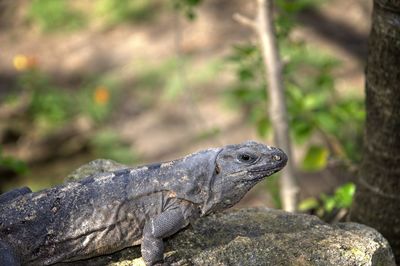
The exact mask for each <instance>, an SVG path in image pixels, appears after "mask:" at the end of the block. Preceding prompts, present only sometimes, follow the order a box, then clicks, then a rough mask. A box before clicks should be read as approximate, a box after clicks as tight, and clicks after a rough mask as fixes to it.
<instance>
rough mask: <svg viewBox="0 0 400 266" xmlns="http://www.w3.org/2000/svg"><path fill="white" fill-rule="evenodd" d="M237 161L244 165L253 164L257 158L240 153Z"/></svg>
mask: <svg viewBox="0 0 400 266" xmlns="http://www.w3.org/2000/svg"><path fill="white" fill-rule="evenodd" d="M237 159H238V160H239V161H240V162H243V163H252V162H254V161H255V160H256V159H257V157H256V156H254V155H251V154H248V153H240V154H239V155H238V157H237Z"/></svg>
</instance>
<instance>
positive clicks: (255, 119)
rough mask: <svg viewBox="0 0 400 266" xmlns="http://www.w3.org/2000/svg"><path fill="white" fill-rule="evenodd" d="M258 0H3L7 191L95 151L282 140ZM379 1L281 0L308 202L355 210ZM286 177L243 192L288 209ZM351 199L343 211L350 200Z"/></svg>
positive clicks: (133, 155) (0, 176)
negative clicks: (245, 22) (252, 21)
mask: <svg viewBox="0 0 400 266" xmlns="http://www.w3.org/2000/svg"><path fill="white" fill-rule="evenodd" d="M254 2H255V1H239V0H203V1H201V0H168V1H162V0H135V1H120V0H91V1H89V0H31V1H28V0H2V1H1V2H0V193H2V192H5V191H7V190H10V189H12V188H15V187H20V186H25V185H26V186H29V187H30V188H31V189H32V190H34V191H37V190H40V189H43V188H46V187H50V186H54V185H56V184H60V183H62V182H63V180H64V178H65V177H66V176H67V175H68V174H69V173H70V172H72V171H73V170H74V169H76V168H77V167H79V166H80V165H82V164H85V163H87V162H89V161H91V160H93V159H96V158H107V159H112V160H116V161H118V162H121V163H125V164H128V165H140V164H146V163H149V162H156V161H164V160H171V159H175V158H179V157H181V156H184V155H186V154H188V153H191V152H195V151H197V150H199V149H204V148H207V147H215V146H221V145H225V144H231V143H239V142H242V141H244V140H248V139H254V140H259V141H262V142H265V143H268V144H272V130H271V122H270V119H269V116H268V95H267V93H266V91H265V86H266V81H265V77H264V70H263V65H262V60H261V55H260V51H259V49H258V47H257V39H256V38H255V36H254V34H253V33H252V32H251V30H249V29H248V28H246V27H243V26H242V25H240V24H238V23H237V22H235V21H234V20H233V19H232V15H233V14H235V13H237V12H240V13H241V14H245V15H247V16H249V17H254V14H255V3H254ZM370 2H371V1H367V0H356V1H345V0H325V1H324V0H298V1H287V0H279V1H276V10H277V12H276V18H275V20H276V24H275V26H276V29H277V36H278V42H279V47H280V52H281V56H282V60H283V62H284V69H283V74H284V79H285V86H286V97H287V105H288V112H289V119H290V131H291V132H290V133H291V136H292V138H293V143H294V156H293V157H294V158H291V159H292V160H293V161H294V162H295V165H296V169H297V176H298V178H299V181H300V187H301V193H300V198H301V201H300V205H299V208H300V210H302V211H305V212H310V213H314V214H317V215H319V216H320V217H322V218H324V219H325V220H328V221H332V220H335V219H336V220H340V219H343V217H344V216H345V213H346V210H347V208H348V207H349V206H350V204H351V200H352V195H353V193H354V185H353V183H352V182H353V181H354V179H355V176H356V171H357V165H358V163H359V161H360V157H361V142H362V130H363V121H364V103H363V101H364V93H363V86H364V61H365V57H366V47H367V37H368V31H369V25H370V15H371V14H370V13H371V3H370ZM277 178H278V176H277V175H276V176H273V177H271V178H269V179H268V180H266V181H263V182H262V183H261V184H260V185H258V186H257V187H256V188H255V189H253V190H252V192H251V193H250V194H249V195H248V196H246V198H245V199H244V200H243V201H242V202H241V203H240V205H239V207H243V206H269V207H274V208H279V207H280V206H281V205H280V204H281V202H280V198H279V188H278V182H277V181H278V179H277ZM343 210H345V212H343Z"/></svg>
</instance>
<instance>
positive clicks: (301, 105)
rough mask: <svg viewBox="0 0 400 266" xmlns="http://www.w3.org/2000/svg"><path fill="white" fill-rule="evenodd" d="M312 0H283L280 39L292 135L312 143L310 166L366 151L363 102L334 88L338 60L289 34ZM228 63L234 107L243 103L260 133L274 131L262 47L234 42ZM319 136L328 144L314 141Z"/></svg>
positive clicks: (307, 164) (351, 157) (350, 158)
mask: <svg viewBox="0 0 400 266" xmlns="http://www.w3.org/2000/svg"><path fill="white" fill-rule="evenodd" d="M312 3H313V1H309V0H304V1H292V2H290V1H289V2H288V1H278V7H279V9H280V11H281V12H280V15H279V16H278V19H277V32H278V41H279V46H280V50H281V54H282V58H283V60H284V62H285V64H284V68H283V76H284V80H285V87H286V91H285V93H286V101H287V108H288V113H289V123H290V130H291V134H292V136H293V137H294V140H295V142H296V143H297V144H303V145H310V147H309V148H308V152H307V154H306V156H305V159H304V163H303V166H304V167H305V168H306V169H308V170H318V169H321V168H323V167H324V166H325V165H326V163H327V159H328V157H329V156H335V157H340V158H341V159H344V160H346V161H351V162H358V161H359V159H360V158H359V156H358V155H359V154H360V152H359V151H360V150H361V140H362V138H361V135H362V128H363V127H362V123H363V121H364V108H363V101H362V100H361V99H357V98H350V97H343V96H339V95H338V94H337V92H336V91H335V88H334V80H333V78H332V71H333V70H334V68H335V67H337V66H338V65H339V62H337V61H336V60H334V59H332V58H331V57H329V56H326V55H325V54H323V53H321V52H319V51H318V50H317V49H313V48H312V47H309V46H307V45H305V44H304V43H302V42H298V41H293V40H292V39H291V38H290V37H289V36H288V35H289V33H290V31H291V29H292V28H293V26H294V23H293V21H292V20H293V14H295V12H297V11H298V10H300V9H302V8H304V7H308V6H310V4H312ZM228 62H229V63H230V65H231V66H232V68H233V69H234V71H235V74H236V82H235V84H234V85H233V86H232V87H231V88H229V90H228V91H227V96H228V99H229V100H230V102H231V103H232V104H233V105H234V106H241V107H242V110H243V112H244V113H245V116H246V117H248V118H249V121H250V122H252V123H253V124H254V125H255V126H256V128H257V132H258V133H259V135H260V136H262V137H266V136H268V135H269V134H270V133H271V121H270V119H269V117H268V115H267V112H268V108H267V103H268V95H267V93H266V86H267V84H266V81H265V71H264V65H263V62H262V57H261V53H260V51H259V49H258V47H257V46H255V45H252V44H241V45H236V46H234V47H233V51H232V54H231V56H230V57H228ZM313 136H318V137H320V139H321V140H322V141H323V142H324V144H325V146H324V147H322V146H321V147H317V146H315V145H312V144H310V139H311V137H313Z"/></svg>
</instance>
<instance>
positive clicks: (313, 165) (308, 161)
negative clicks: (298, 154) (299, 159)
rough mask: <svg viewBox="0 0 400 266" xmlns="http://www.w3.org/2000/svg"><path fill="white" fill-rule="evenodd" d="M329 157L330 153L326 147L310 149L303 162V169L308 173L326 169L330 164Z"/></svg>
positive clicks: (312, 147)
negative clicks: (328, 163)
mask: <svg viewBox="0 0 400 266" xmlns="http://www.w3.org/2000/svg"><path fill="white" fill-rule="evenodd" d="M328 155H329V152H328V150H327V149H326V148H325V147H322V146H311V147H309V148H308V151H307V153H306V156H305V158H304V160H303V169H304V170H308V171H317V170H321V169H323V168H325V166H326V164H327V162H328Z"/></svg>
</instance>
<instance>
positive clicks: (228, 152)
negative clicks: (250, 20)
mask: <svg viewBox="0 0 400 266" xmlns="http://www.w3.org/2000/svg"><path fill="white" fill-rule="evenodd" d="M287 160H288V158H287V156H286V154H285V153H284V152H283V151H282V150H281V149H278V148H274V147H270V146H267V145H264V144H261V143H257V142H255V141H247V142H244V143H242V144H237V145H228V146H225V147H223V148H222V149H221V151H220V152H219V153H218V155H217V157H216V159H215V170H214V175H213V178H212V180H211V182H210V191H209V193H210V194H209V197H208V200H207V202H206V203H205V205H204V206H203V209H202V213H203V214H208V213H211V212H215V211H219V210H223V209H226V208H229V207H231V206H233V205H234V204H236V203H237V202H238V201H239V200H240V199H242V197H243V196H244V195H245V194H246V193H247V191H249V190H250V189H251V188H252V187H253V186H254V185H255V184H257V183H258V182H259V181H261V180H263V179H264V178H265V177H267V176H270V175H272V174H273V173H275V172H278V171H279V170H281V169H282V168H283V167H284V166H285V165H286V162H287Z"/></svg>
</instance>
